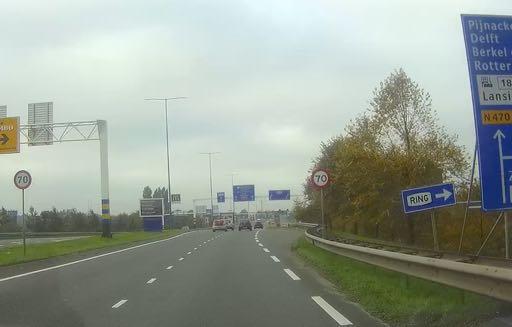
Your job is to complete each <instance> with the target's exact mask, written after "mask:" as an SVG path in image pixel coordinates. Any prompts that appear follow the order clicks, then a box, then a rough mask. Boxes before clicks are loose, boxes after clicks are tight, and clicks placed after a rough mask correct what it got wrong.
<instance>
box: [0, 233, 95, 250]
mask: <svg viewBox="0 0 512 327" xmlns="http://www.w3.org/2000/svg"><path fill="white" fill-rule="evenodd" d="M84 237H89V236H65V237H30V238H27V239H26V242H27V244H41V243H52V242H62V241H69V240H76V239H79V238H84ZM21 244H23V239H22V238H16V239H0V248H2V247H10V246H17V245H21Z"/></svg>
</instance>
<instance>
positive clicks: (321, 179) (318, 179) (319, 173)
mask: <svg viewBox="0 0 512 327" xmlns="http://www.w3.org/2000/svg"><path fill="white" fill-rule="evenodd" d="M311 179H312V182H313V185H315V186H316V187H318V188H324V187H326V186H328V185H329V183H330V182H331V178H330V177H329V172H328V171H327V170H325V169H316V170H315V171H313V173H312V174H311Z"/></svg>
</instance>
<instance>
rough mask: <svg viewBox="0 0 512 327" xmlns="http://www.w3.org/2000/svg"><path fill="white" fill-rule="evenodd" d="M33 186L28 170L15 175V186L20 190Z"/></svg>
mask: <svg viewBox="0 0 512 327" xmlns="http://www.w3.org/2000/svg"><path fill="white" fill-rule="evenodd" d="M30 184H32V176H30V174H29V172H28V171H26V170H20V171H19V172H17V173H16V175H14V185H16V187H17V188H19V189H20V190H24V189H26V188H28V187H29V186H30Z"/></svg>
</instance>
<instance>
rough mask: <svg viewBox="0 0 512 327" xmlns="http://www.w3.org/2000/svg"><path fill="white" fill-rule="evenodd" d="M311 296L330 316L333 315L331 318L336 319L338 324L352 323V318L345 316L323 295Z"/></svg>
mask: <svg viewBox="0 0 512 327" xmlns="http://www.w3.org/2000/svg"><path fill="white" fill-rule="evenodd" d="M311 298H312V299H313V301H315V302H316V304H318V305H319V306H320V308H322V309H324V311H325V312H327V314H328V315H329V316H331V318H332V319H334V320H335V321H336V322H337V323H338V325H340V326H349V325H352V323H351V322H350V320H348V319H347V318H345V316H344V315H342V314H341V313H339V312H338V311H337V310H336V309H334V308H333V307H332V306H331V305H330V304H329V303H327V302H326V301H325V300H324V299H323V298H322V297H321V296H312V297H311Z"/></svg>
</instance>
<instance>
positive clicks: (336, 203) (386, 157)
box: [294, 69, 502, 252]
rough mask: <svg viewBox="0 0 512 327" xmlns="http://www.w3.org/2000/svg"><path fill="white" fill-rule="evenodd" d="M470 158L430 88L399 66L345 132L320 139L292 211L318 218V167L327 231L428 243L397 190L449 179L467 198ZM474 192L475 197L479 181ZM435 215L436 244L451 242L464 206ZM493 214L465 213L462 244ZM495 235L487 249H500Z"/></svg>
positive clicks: (475, 239)
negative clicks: (323, 174) (323, 181)
mask: <svg viewBox="0 0 512 327" xmlns="http://www.w3.org/2000/svg"><path fill="white" fill-rule="evenodd" d="M469 161H470V160H469V156H468V153H467V152H466V150H465V148H464V147H463V146H461V145H459V144H458V143H457V135H455V134H450V133H448V132H447V131H446V129H445V128H444V127H443V126H442V125H441V124H440V123H439V120H438V117H437V113H436V111H435V110H434V108H433V105H432V98H431V96H430V94H429V93H428V92H427V91H425V90H424V89H422V88H421V87H420V86H419V85H418V84H417V83H416V82H414V81H413V80H412V79H411V78H410V77H409V76H408V75H407V74H406V73H405V72H404V70H402V69H399V70H396V71H394V72H392V73H391V74H390V75H389V76H388V77H387V78H386V79H385V80H384V81H382V82H381V83H380V85H379V86H377V87H376V88H375V89H374V92H373V95H372V97H371V99H370V101H369V107H368V108H367V110H365V111H364V112H362V113H361V114H360V115H359V116H358V117H357V118H356V119H354V120H353V121H351V122H350V123H349V124H348V126H346V128H345V130H344V132H343V133H341V134H340V135H337V136H334V137H332V138H331V139H329V140H327V141H326V142H323V143H321V145H320V155H319V156H318V157H316V158H314V159H313V162H312V165H311V168H310V171H309V174H308V177H307V178H306V180H305V182H304V184H303V189H304V191H303V192H304V200H302V201H296V202H295V204H294V214H295V217H296V218H297V219H298V220H302V221H312V222H319V216H320V209H319V208H320V205H319V192H317V191H315V190H314V189H313V188H312V187H311V181H310V179H309V176H310V175H311V172H312V171H313V170H314V169H316V168H324V169H328V170H329V171H330V174H331V179H332V183H331V185H330V186H329V187H328V188H327V189H326V190H325V191H324V205H325V213H326V221H327V225H328V230H329V231H331V232H332V233H337V232H339V233H351V234H357V235H362V236H370V237H375V238H380V239H385V240H392V241H398V242H403V243H408V244H414V245H421V246H431V244H432V228H431V224H430V219H429V215H430V213H416V214H409V215H406V214H404V212H403V210H402V204H401V198H400V191H401V190H403V189H407V188H410V187H417V186H422V185H429V184H437V183H442V182H447V181H451V182H454V183H455V184H456V186H457V190H458V192H457V196H458V198H459V199H460V200H466V196H467V192H468V190H467V189H468V184H469V176H468V175H469ZM473 194H474V195H475V197H474V198H475V199H477V195H478V185H475V189H474V192H473ZM436 215H438V216H439V218H438V219H437V221H438V226H437V228H438V233H439V234H440V239H441V246H442V248H445V249H453V248H456V245H458V237H459V235H460V228H461V225H462V218H463V215H464V209H463V207H462V206H460V205H459V206H455V207H451V208H447V209H441V210H438V212H437V213H436ZM492 217H493V216H492V215H486V214H483V213H481V212H480V211H474V210H473V211H471V212H470V217H469V220H468V230H467V232H468V236H469V237H467V238H466V239H467V243H465V247H466V248H467V249H474V248H475V247H477V246H479V243H480V242H481V240H482V235H483V234H485V233H486V232H487V231H488V230H489V229H490V225H491V224H492V222H493V221H492V219H491V218H492ZM478 225H480V226H478ZM499 237H500V234H499V232H498V233H497V234H496V235H494V236H493V238H492V239H491V246H490V247H491V248H492V249H491V250H490V251H497V252H499V251H501V250H502V249H501V247H500V245H499ZM493 246H494V247H493Z"/></svg>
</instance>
